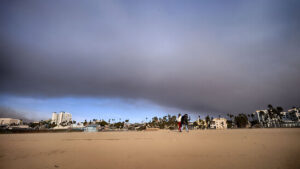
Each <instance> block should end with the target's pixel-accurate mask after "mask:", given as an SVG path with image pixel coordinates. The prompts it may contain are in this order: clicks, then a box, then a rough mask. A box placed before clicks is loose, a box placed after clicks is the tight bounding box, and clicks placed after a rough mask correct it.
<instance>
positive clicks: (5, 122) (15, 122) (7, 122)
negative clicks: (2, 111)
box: [0, 118, 21, 125]
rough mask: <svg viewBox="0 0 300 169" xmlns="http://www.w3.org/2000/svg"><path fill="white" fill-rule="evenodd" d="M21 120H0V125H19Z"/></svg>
mask: <svg viewBox="0 0 300 169" xmlns="http://www.w3.org/2000/svg"><path fill="white" fill-rule="evenodd" d="M20 123H21V120H19V119H12V118H0V125H20Z"/></svg>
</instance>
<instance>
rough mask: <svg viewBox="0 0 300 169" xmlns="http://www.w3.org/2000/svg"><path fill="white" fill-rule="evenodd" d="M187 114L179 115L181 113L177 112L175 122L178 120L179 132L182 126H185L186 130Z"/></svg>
mask: <svg viewBox="0 0 300 169" xmlns="http://www.w3.org/2000/svg"><path fill="white" fill-rule="evenodd" d="M188 118H189V117H188V115H187V114H184V115H183V116H181V114H178V118H177V122H178V131H179V132H181V131H182V128H183V127H185V130H186V131H187V132H188V131H189V129H188V124H189V122H188Z"/></svg>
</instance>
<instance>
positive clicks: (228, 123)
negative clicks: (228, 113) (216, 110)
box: [226, 120, 232, 128]
mask: <svg viewBox="0 0 300 169" xmlns="http://www.w3.org/2000/svg"><path fill="white" fill-rule="evenodd" d="M226 123H227V128H232V120H227V122H226Z"/></svg>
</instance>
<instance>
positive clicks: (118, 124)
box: [114, 122, 124, 128]
mask: <svg viewBox="0 0 300 169" xmlns="http://www.w3.org/2000/svg"><path fill="white" fill-rule="evenodd" d="M114 126H115V127H116V128H124V122H117V123H115V124H114Z"/></svg>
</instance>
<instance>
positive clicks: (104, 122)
mask: <svg viewBox="0 0 300 169" xmlns="http://www.w3.org/2000/svg"><path fill="white" fill-rule="evenodd" d="M98 124H99V125H100V126H106V125H108V123H107V122H106V121H104V120H102V121H101V122H98Z"/></svg>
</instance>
